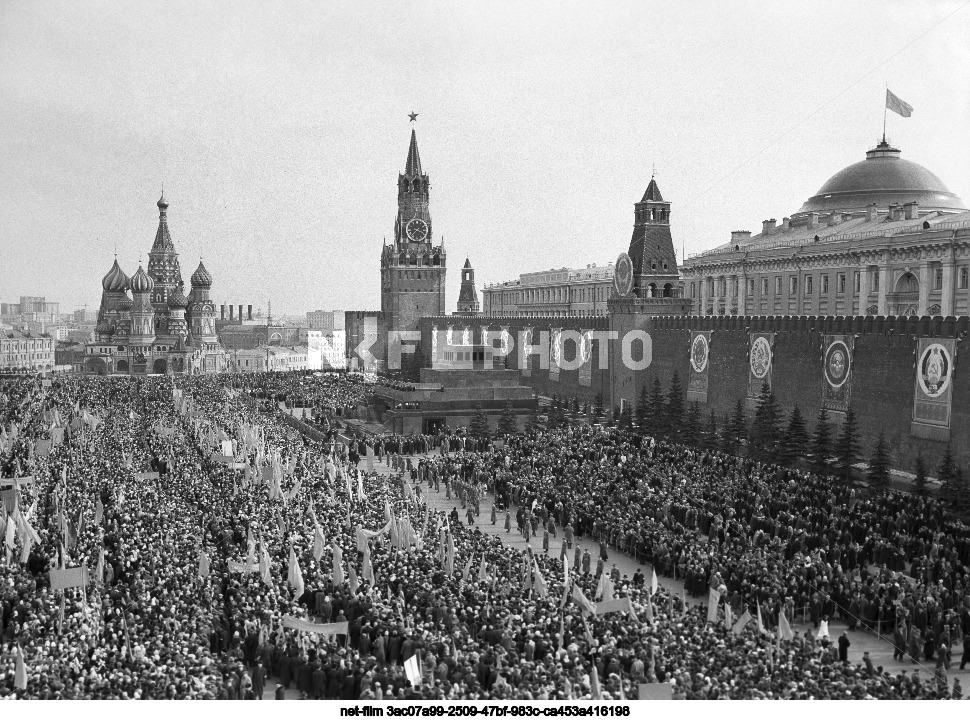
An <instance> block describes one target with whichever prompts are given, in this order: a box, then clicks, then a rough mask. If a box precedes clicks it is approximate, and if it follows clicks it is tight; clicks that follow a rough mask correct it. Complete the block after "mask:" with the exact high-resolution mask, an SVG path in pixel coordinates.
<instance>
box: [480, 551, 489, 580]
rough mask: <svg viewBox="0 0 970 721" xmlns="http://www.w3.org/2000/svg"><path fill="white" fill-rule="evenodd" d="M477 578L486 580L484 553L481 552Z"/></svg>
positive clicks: (486, 571) (486, 570)
mask: <svg viewBox="0 0 970 721" xmlns="http://www.w3.org/2000/svg"><path fill="white" fill-rule="evenodd" d="M478 580H479V581H481V582H482V583H484V582H485V581H487V580H488V568H487V567H486V566H485V554H484V553H483V554H482V563H481V565H480V566H479V567H478Z"/></svg>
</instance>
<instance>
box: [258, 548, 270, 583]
mask: <svg viewBox="0 0 970 721" xmlns="http://www.w3.org/2000/svg"><path fill="white" fill-rule="evenodd" d="M259 575H260V577H261V578H262V579H263V583H265V584H266V585H267V586H272V585H273V576H272V574H271V573H270V571H269V551H267V550H266V543H265V542H264V541H260V543H259Z"/></svg>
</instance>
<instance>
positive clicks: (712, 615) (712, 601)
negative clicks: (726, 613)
mask: <svg viewBox="0 0 970 721" xmlns="http://www.w3.org/2000/svg"><path fill="white" fill-rule="evenodd" d="M720 600H721V594H720V593H719V592H718V590H717V589H716V588H712V589H710V591H709V592H708V594H707V622H708V623H714V622H716V621H717V604H718V601H720Z"/></svg>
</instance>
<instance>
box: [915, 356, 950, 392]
mask: <svg viewBox="0 0 970 721" xmlns="http://www.w3.org/2000/svg"><path fill="white" fill-rule="evenodd" d="M952 370H953V363H952V361H951V359H950V352H949V351H948V350H947V349H946V347H944V346H942V345H940V344H939V343H933V344H932V345H929V346H927V347H926V349H925V350H924V351H923V355H922V356H920V359H919V365H918V366H917V369H916V372H917V376H916V379H917V381H918V382H919V387H920V388H921V389H922V391H923V392H924V393H925V394H926V395H928V396H929V397H930V398H938V397H939V396H941V395H943V394H944V393H945V392H946V389H947V388H949V387H950V376H951V375H952Z"/></svg>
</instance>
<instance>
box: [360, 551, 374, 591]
mask: <svg viewBox="0 0 970 721" xmlns="http://www.w3.org/2000/svg"><path fill="white" fill-rule="evenodd" d="M361 568H362V571H361V573H362V575H363V576H364V580H365V581H367V583H369V584H370V585H371V586H373V585H374V564H373V561H371V557H370V544H369V543H365V544H364V565H363V566H362V567H361Z"/></svg>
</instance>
